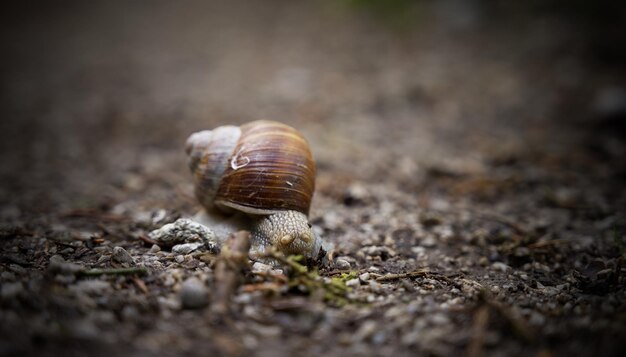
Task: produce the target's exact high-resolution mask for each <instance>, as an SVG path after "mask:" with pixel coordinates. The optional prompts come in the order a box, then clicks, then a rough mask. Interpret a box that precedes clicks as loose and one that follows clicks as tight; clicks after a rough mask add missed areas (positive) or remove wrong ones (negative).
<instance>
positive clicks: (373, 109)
mask: <svg viewBox="0 0 626 357" xmlns="http://www.w3.org/2000/svg"><path fill="white" fill-rule="evenodd" d="M3 7H4V9H3V11H2V15H0V16H1V17H2V21H1V25H0V26H1V27H2V31H1V36H2V37H1V41H2V49H3V51H2V53H3V55H2V58H1V59H0V63H1V70H0V71H1V72H0V74H1V76H2V81H1V96H0V98H1V109H0V110H1V115H2V120H1V122H0V135H1V137H0V139H1V140H0V160H1V162H2V167H1V171H0V175H1V176H0V177H1V182H2V190H1V191H0V199H1V200H2V201H3V202H5V203H6V202H12V203H14V204H15V205H17V210H25V209H26V210H34V211H37V210H39V209H41V210H48V209H51V208H55V209H56V208H68V207H76V206H94V205H106V204H107V201H108V200H110V199H111V197H118V199H122V193H121V192H126V193H127V192H129V190H130V191H132V190H133V189H135V191H137V192H141V189H142V188H144V187H148V188H150V187H152V188H154V187H155V186H156V187H157V190H160V189H162V188H166V189H170V188H172V187H175V186H177V185H178V184H179V183H181V182H182V183H183V184H184V185H187V186H184V189H185V190H187V191H190V186H189V185H190V183H189V182H188V181H189V175H188V172H187V168H186V166H185V157H184V152H183V146H184V141H185V139H186V137H187V136H188V135H189V134H190V133H192V132H194V131H197V130H200V129H207V128H212V127H215V126H217V125H223V124H232V123H234V124H237V123H244V122H247V121H250V120H255V119H262V118H265V119H273V120H279V121H283V122H285V123H288V124H290V125H293V126H295V127H297V128H299V129H300V130H302V131H303V132H304V133H305V135H306V136H307V138H308V139H309V140H310V142H311V145H312V148H313V151H314V154H315V156H316V158H317V160H318V166H319V168H318V172H319V182H320V185H321V186H322V187H323V186H324V182H330V181H333V182H336V181H337V180H344V181H346V182H349V181H351V180H355V179H358V180H361V181H364V182H382V183H388V184H390V185H398V186H401V185H406V184H407V183H408V184H409V185H411V184H416V181H418V180H419V178H420V177H421V176H420V175H422V173H423V170H424V168H433V167H435V168H440V169H441V170H445V171H448V172H452V173H455V172H461V173H473V172H480V171H481V170H482V167H483V166H484V163H485V162H486V161H489V160H506V159H507V157H511V156H515V155H517V153H519V152H525V153H530V154H531V155H532V154H533V153H546V152H552V151H554V152H561V153H569V152H571V151H572V149H576V148H580V147H585V148H590V150H592V151H594V152H595V153H598V156H595V157H599V158H601V159H604V160H607V162H618V161H620V159H621V160H623V150H624V144H623V139H624V127H625V122H624V115H625V113H626V81H625V78H626V73H625V70H624V63H626V56H625V54H624V51H623V49H624V44H625V43H626V41H625V40H626V39H625V37H626V31H625V30H626V29H625V27H626V26H625V24H626V21H625V20H626V19H625V17H626V16H625V12H624V6H622V5H621V4H620V2H619V1H593V2H590V1H583V0H572V1H558V0H553V1H524V2H511V1H482V0H471V1H470V0H468V1H460V0H441V1H409V0H396V1H383V0H336V1H331V0H321V1H285V0H267V1H228V2H223V1H182V2H171V1H132V2H127V1H88V2H85V1H61V2H24V3H21V4H20V5H19V6H15V5H13V6H11V7H7V5H4V6H3ZM574 169H577V168H574ZM162 191H165V190H162ZM162 191H158V192H162ZM151 192H152V193H153V194H154V195H158V192H157V191H151ZM116 195H118V196H116ZM163 195H166V194H165V193H163ZM165 197H166V196H161V198H165ZM15 209H16V206H14V207H13V208H11V209H6V210H5V211H7V210H8V213H7V212H5V214H8V215H11V214H12V213H14V211H15Z"/></svg>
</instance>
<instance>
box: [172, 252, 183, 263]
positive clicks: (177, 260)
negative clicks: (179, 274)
mask: <svg viewBox="0 0 626 357" xmlns="http://www.w3.org/2000/svg"><path fill="white" fill-rule="evenodd" d="M174 259H175V260H176V263H179V264H180V263H182V262H184V261H185V256H183V255H182V254H181V255H177V256H176V258H174Z"/></svg>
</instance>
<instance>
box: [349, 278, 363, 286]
mask: <svg viewBox="0 0 626 357" xmlns="http://www.w3.org/2000/svg"><path fill="white" fill-rule="evenodd" d="M359 285H361V282H360V281H359V279H350V280H348V281H346V286H349V287H351V288H356V287H357V286H359Z"/></svg>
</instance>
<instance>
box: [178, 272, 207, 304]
mask: <svg viewBox="0 0 626 357" xmlns="http://www.w3.org/2000/svg"><path fill="white" fill-rule="evenodd" d="M180 303H181V306H182V308H183V309H200V308H203V307H205V306H207V305H208V304H209V289H207V287H206V286H205V285H204V283H202V282H201V281H200V280H199V279H197V278H190V279H187V280H185V282H183V285H182V288H181V290H180Z"/></svg>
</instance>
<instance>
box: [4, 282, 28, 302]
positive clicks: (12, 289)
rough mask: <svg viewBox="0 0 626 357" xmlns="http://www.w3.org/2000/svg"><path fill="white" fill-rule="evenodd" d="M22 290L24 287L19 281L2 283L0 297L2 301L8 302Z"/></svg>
mask: <svg viewBox="0 0 626 357" xmlns="http://www.w3.org/2000/svg"><path fill="white" fill-rule="evenodd" d="M23 290H24V286H23V285H22V282H21V281H18V282H15V283H6V282H5V283H3V284H2V290H1V291H0V297H2V299H3V300H9V299H12V298H14V297H16V296H17V295H18V294H19V293H21V292H22V291H23Z"/></svg>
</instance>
